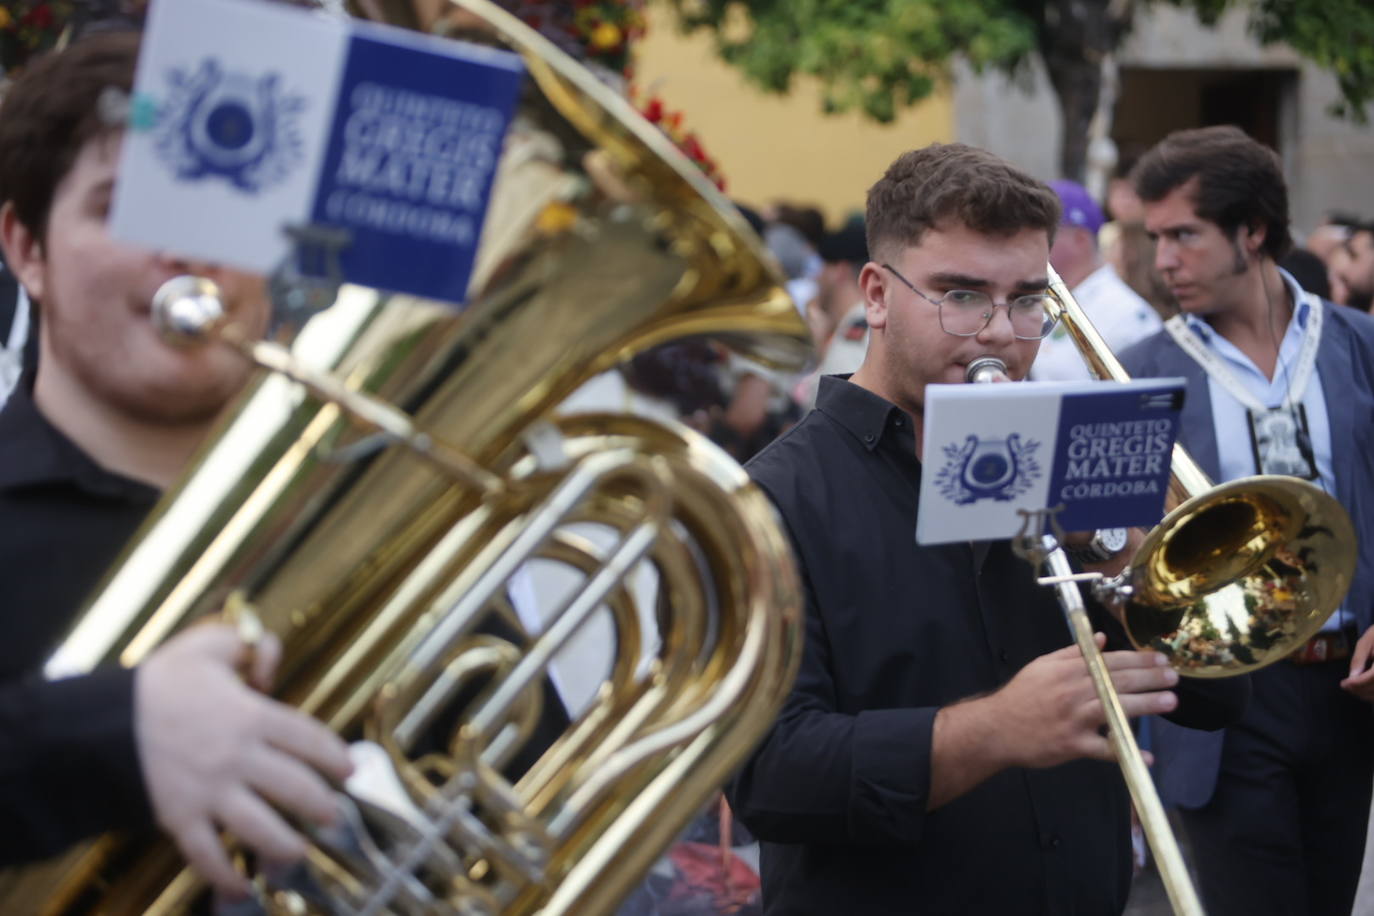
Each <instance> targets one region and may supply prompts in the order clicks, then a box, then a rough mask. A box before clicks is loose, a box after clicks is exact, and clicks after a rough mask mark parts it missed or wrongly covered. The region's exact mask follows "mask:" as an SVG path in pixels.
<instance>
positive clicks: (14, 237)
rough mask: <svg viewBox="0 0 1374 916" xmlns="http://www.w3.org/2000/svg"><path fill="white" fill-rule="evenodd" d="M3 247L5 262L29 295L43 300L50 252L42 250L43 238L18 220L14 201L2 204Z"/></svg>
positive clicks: (0, 244)
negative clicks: (48, 253)
mask: <svg viewBox="0 0 1374 916" xmlns="http://www.w3.org/2000/svg"><path fill="white" fill-rule="evenodd" d="M0 248H4V250H5V263H6V264H7V265H9V269H10V272H11V273H12V274H14V276H15V278H16V279H17V280H18V281H19V282H20V284H21V285H22V286H23V287H24V289H26V290H28V293H29V297H30V298H32V299H35V300H37V301H39V302H42V301H43V294H44V292H45V290H44V288H43V284H44V278H45V277H46V276H47V266H48V258H47V253H46V252H45V251H44V250H43V240H42V239H40V238H39V237H38V236H37V235H35V234H34V233H33V232H32V231H30V230H29V227H28V226H26V225H24V223H23V221H22V220H20V219H19V214H18V213H16V212H15V209H14V201H12V200H7V201H5V203H4V205H3V206H0Z"/></svg>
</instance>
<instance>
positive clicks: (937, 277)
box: [930, 272, 992, 289]
mask: <svg viewBox="0 0 1374 916" xmlns="http://www.w3.org/2000/svg"><path fill="white" fill-rule="evenodd" d="M930 283H931V284H932V285H934V286H945V287H948V288H950V289H983V288H985V287H988V286H991V285H992V284H990V283H989V282H988V281H987V280H985V279H983V278H982V277H971V276H969V275H968V274H956V273H946V272H941V273H934V274H931V275H930Z"/></svg>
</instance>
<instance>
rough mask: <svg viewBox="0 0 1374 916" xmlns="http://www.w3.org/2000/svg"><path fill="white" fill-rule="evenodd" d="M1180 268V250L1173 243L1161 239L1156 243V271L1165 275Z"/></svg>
mask: <svg viewBox="0 0 1374 916" xmlns="http://www.w3.org/2000/svg"><path fill="white" fill-rule="evenodd" d="M1177 267H1178V250H1177V249H1176V248H1175V246H1174V244H1173V243H1172V242H1169V241H1166V240H1165V239H1160V240H1159V241H1157V242H1156V243H1155V270H1157V271H1159V272H1160V273H1164V272H1165V271H1167V270H1174V269H1175V268H1177Z"/></svg>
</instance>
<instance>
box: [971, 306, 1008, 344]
mask: <svg viewBox="0 0 1374 916" xmlns="http://www.w3.org/2000/svg"><path fill="white" fill-rule="evenodd" d="M977 336H978V342H979V343H981V344H986V345H988V346H1005V345H1007V344H1009V343H1011V342H1012V341H1013V340H1015V339H1016V331H1015V330H1014V329H1013V328H1012V325H1011V309H1010V308H1008V307H1007V306H1006V305H1003V304H998V305H994V306H992V317H991V318H990V319H989V320H988V322H987V324H985V325H983V329H982V330H981V331H979V332H978V335H977Z"/></svg>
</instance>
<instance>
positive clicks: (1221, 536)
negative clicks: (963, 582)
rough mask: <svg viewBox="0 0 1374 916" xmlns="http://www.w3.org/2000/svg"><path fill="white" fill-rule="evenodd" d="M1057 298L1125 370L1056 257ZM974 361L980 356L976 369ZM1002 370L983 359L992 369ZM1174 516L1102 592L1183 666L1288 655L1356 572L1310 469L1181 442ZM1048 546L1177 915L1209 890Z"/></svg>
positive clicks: (1236, 670)
mask: <svg viewBox="0 0 1374 916" xmlns="http://www.w3.org/2000/svg"><path fill="white" fill-rule="evenodd" d="M1050 278H1051V282H1050V287H1051V292H1052V293H1053V297H1052V300H1053V305H1052V306H1051V308H1052V310H1053V311H1054V312H1056V313H1057V317H1058V318H1059V320H1060V321H1062V322H1064V325H1065V327H1066V328H1067V330H1068V332H1069V335H1070V336H1071V337H1072V338H1073V341H1074V343H1075V345H1076V346H1077V347H1078V349H1079V352H1080V353H1081V354H1082V355H1083V357H1084V359H1085V360H1086V361H1087V362H1088V364H1089V368H1090V369H1091V371H1092V372H1093V374H1095V375H1096V376H1097V377H1098V378H1102V379H1109V380H1112V381H1128V380H1129V376H1128V375H1127V374H1126V371H1125V370H1124V369H1123V368H1122V366H1121V364H1120V362H1118V361H1117V359H1116V357H1115V356H1114V355H1113V354H1112V352H1111V350H1110V348H1108V347H1107V345H1106V343H1105V342H1103V340H1102V338H1101V336H1100V335H1099V334H1098V333H1097V330H1096V329H1095V328H1094V327H1093V326H1092V322H1090V321H1089V320H1088V318H1087V316H1086V315H1085V314H1084V313H1083V310H1082V308H1081V307H1080V306H1079V305H1078V303H1077V302H1076V301H1075V300H1074V298H1073V295H1072V294H1071V293H1070V292H1069V290H1068V288H1067V287H1066V286H1065V285H1064V283H1063V281H1062V280H1061V279H1060V278H1059V276H1058V275H1057V274H1056V273H1055V272H1054V270H1053V268H1050ZM977 368H978V367H976V366H975V365H973V364H971V365H970V367H969V369H970V376H971V378H970V380H974V379H972V376H973V375H974V373H975V371H976V370H977ZM995 371H996V370H995V369H987V368H985V369H983V370H982V375H983V376H984V377H985V378H986V379H988V380H990V376H991V375H992V374H995ZM1165 508H1166V510H1167V513H1168V514H1167V515H1166V516H1165V518H1164V520H1163V521H1161V522H1160V523H1159V524H1158V525H1157V526H1156V527H1155V528H1154V529H1152V530H1151V531H1150V533H1149V534H1148V535H1147V536H1146V538H1145V541H1144V543H1143V544H1142V545H1141V546H1140V548H1139V549H1138V550H1137V551H1136V553H1135V555H1134V557H1132V559H1131V562H1130V565H1129V567H1128V568H1127V569H1126V571H1125V572H1124V573H1122V574H1121V576H1119V577H1117V579H1116V580H1114V581H1107V582H1099V583H1098V584H1097V587H1096V591H1097V592H1098V594H1099V595H1100V596H1102V597H1103V598H1104V599H1105V600H1108V601H1119V602H1120V604H1121V608H1122V611H1123V614H1122V616H1123V622H1124V624H1125V628H1126V632H1127V636H1128V637H1129V638H1130V640H1131V642H1132V644H1134V645H1135V647H1136V648H1138V649H1152V650H1155V651H1158V652H1161V653H1163V654H1165V655H1166V656H1168V657H1169V660H1170V664H1171V665H1173V667H1174V668H1175V669H1176V670H1177V671H1178V672H1179V674H1180V675H1183V676H1187V677H1229V676H1233V675H1238V674H1244V673H1246V672H1249V671H1254V670H1256V669H1258V668H1262V667H1264V666H1265V665H1268V664H1272V663H1273V662H1276V661H1279V660H1280V659H1282V658H1284V657H1285V656H1286V655H1288V654H1289V653H1291V652H1292V651H1293V650H1294V649H1296V648H1297V647H1298V646H1299V645H1301V644H1302V643H1303V642H1305V641H1306V640H1308V639H1309V638H1310V637H1311V636H1312V635H1313V634H1314V633H1316V632H1317V631H1318V630H1319V629H1321V626H1322V624H1323V623H1324V622H1325V621H1326V619H1327V618H1328V617H1329V616H1331V614H1332V613H1333V612H1334V611H1335V610H1336V608H1337V607H1339V606H1340V603H1341V601H1342V600H1343V599H1344V597H1345V593H1346V591H1347V590H1348V589H1349V587H1350V582H1351V578H1352V576H1353V575H1354V571H1355V532H1354V527H1353V526H1352V524H1351V522H1350V518H1349V516H1347V515H1346V512H1345V510H1344V509H1343V508H1342V507H1341V505H1340V503H1338V502H1337V501H1336V500H1335V498H1334V497H1332V496H1331V495H1329V494H1327V493H1326V492H1324V491H1323V490H1321V489H1320V488H1319V487H1317V486H1315V485H1314V484H1311V483H1309V482H1307V481H1305V480H1299V479H1297V478H1293V477H1280V476H1275V475H1263V476H1256V477H1247V478H1242V479H1239V480H1233V481H1230V482H1228V483H1226V484H1223V485H1221V486H1213V485H1212V483H1211V481H1210V480H1208V478H1207V475H1206V474H1205V473H1203V472H1202V470H1201V469H1200V468H1198V466H1197V464H1196V463H1195V462H1194V461H1193V460H1192V458H1191V457H1189V455H1188V453H1187V452H1186V451H1185V450H1184V449H1183V448H1182V446H1179V445H1175V446H1174V453H1173V465H1172V468H1171V478H1170V488H1169V495H1168V498H1167V500H1166V506H1165ZM1043 546H1044V548H1046V549H1044V550H1042V552H1041V553H1040V555H1041V556H1043V557H1044V559H1045V560H1046V562H1047V566H1048V569H1049V573H1050V575H1049V576H1047V577H1045V578H1042V579H1041V580H1040V581H1041V583H1042V584H1046V585H1054V586H1055V587H1056V589H1057V591H1058V593H1059V597H1060V601H1061V604H1062V605H1063V607H1064V611H1065V616H1066V617H1067V619H1068V622H1069V626H1070V629H1071V630H1072V632H1073V636H1074V641H1075V642H1076V643H1077V645H1078V647H1079V649H1080V650H1081V651H1082V653H1083V657H1084V659H1085V661H1086V662H1087V664H1088V670H1089V673H1090V674H1091V676H1092V680H1093V685H1094V687H1095V689H1096V691H1097V695H1098V698H1099V700H1100V701H1101V702H1102V706H1103V708H1104V710H1105V712H1106V715H1107V725H1108V733H1109V734H1108V736H1109V738H1110V740H1111V743H1112V749H1113V751H1114V752H1115V754H1116V758H1117V761H1118V762H1119V764H1120V766H1121V769H1122V773H1123V775H1124V776H1125V779H1126V784H1127V787H1128V788H1129V790H1130V793H1131V798H1132V800H1133V801H1134V803H1135V807H1136V811H1137V812H1138V813H1139V815H1140V820H1141V825H1142V826H1143V827H1144V829H1145V833H1146V837H1147V838H1148V840H1149V843H1150V847H1151V849H1152V850H1153V851H1154V853H1155V858H1156V860H1157V861H1158V863H1159V870H1160V876H1161V878H1162V879H1163V881H1164V885H1165V889H1166V891H1167V892H1168V895H1169V900H1170V903H1171V904H1172V906H1173V909H1174V912H1175V913H1180V914H1188V916H1193V914H1201V913H1202V912H1203V910H1202V905H1201V902H1200V901H1199V899H1198V896H1197V892H1196V890H1195V889H1194V887H1193V884H1192V881H1191V879H1190V878H1189V876H1188V871H1187V868H1186V866H1185V865H1184V863H1183V857H1182V855H1181V854H1180V852H1179V849H1178V843H1177V841H1176V840H1175V838H1174V835H1173V832H1172V830H1171V829H1170V827H1169V822H1168V819H1167V818H1166V817H1165V815H1164V809H1163V807H1162V805H1161V804H1160V801H1159V796H1158V794H1157V793H1156V792H1155V787H1154V782H1153V780H1152V779H1151V777H1150V773H1149V770H1148V769H1147V768H1146V766H1145V761H1144V758H1143V757H1142V756H1141V753H1140V748H1139V746H1138V745H1137V744H1136V742H1135V737H1134V735H1133V733H1132V732H1131V728H1130V723H1129V722H1128V720H1127V718H1126V715H1125V712H1124V710H1123V709H1122V708H1121V703H1120V699H1119V697H1118V695H1117V693H1116V690H1115V688H1114V687H1113V686H1112V683H1111V678H1110V676H1109V675H1108V673H1107V671H1106V667H1105V665H1104V664H1103V661H1102V654H1101V653H1100V652H1099V651H1098V649H1097V644H1096V642H1095V641H1094V639H1093V627H1092V623H1091V621H1090V620H1089V619H1088V616H1087V612H1086V609H1085V607H1084V604H1083V598H1082V595H1081V593H1080V592H1079V587H1078V582H1079V581H1080V580H1083V579H1084V578H1090V576H1089V577H1085V576H1083V575H1076V574H1074V573H1073V571H1072V569H1071V568H1070V566H1069V564H1068V559H1067V557H1066V556H1065V555H1064V552H1063V551H1062V550H1061V549H1057V547H1056V545H1055V542H1054V540H1053V539H1052V538H1051V539H1049V540H1048V541H1047V542H1046V543H1045V544H1044V545H1043Z"/></svg>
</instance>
